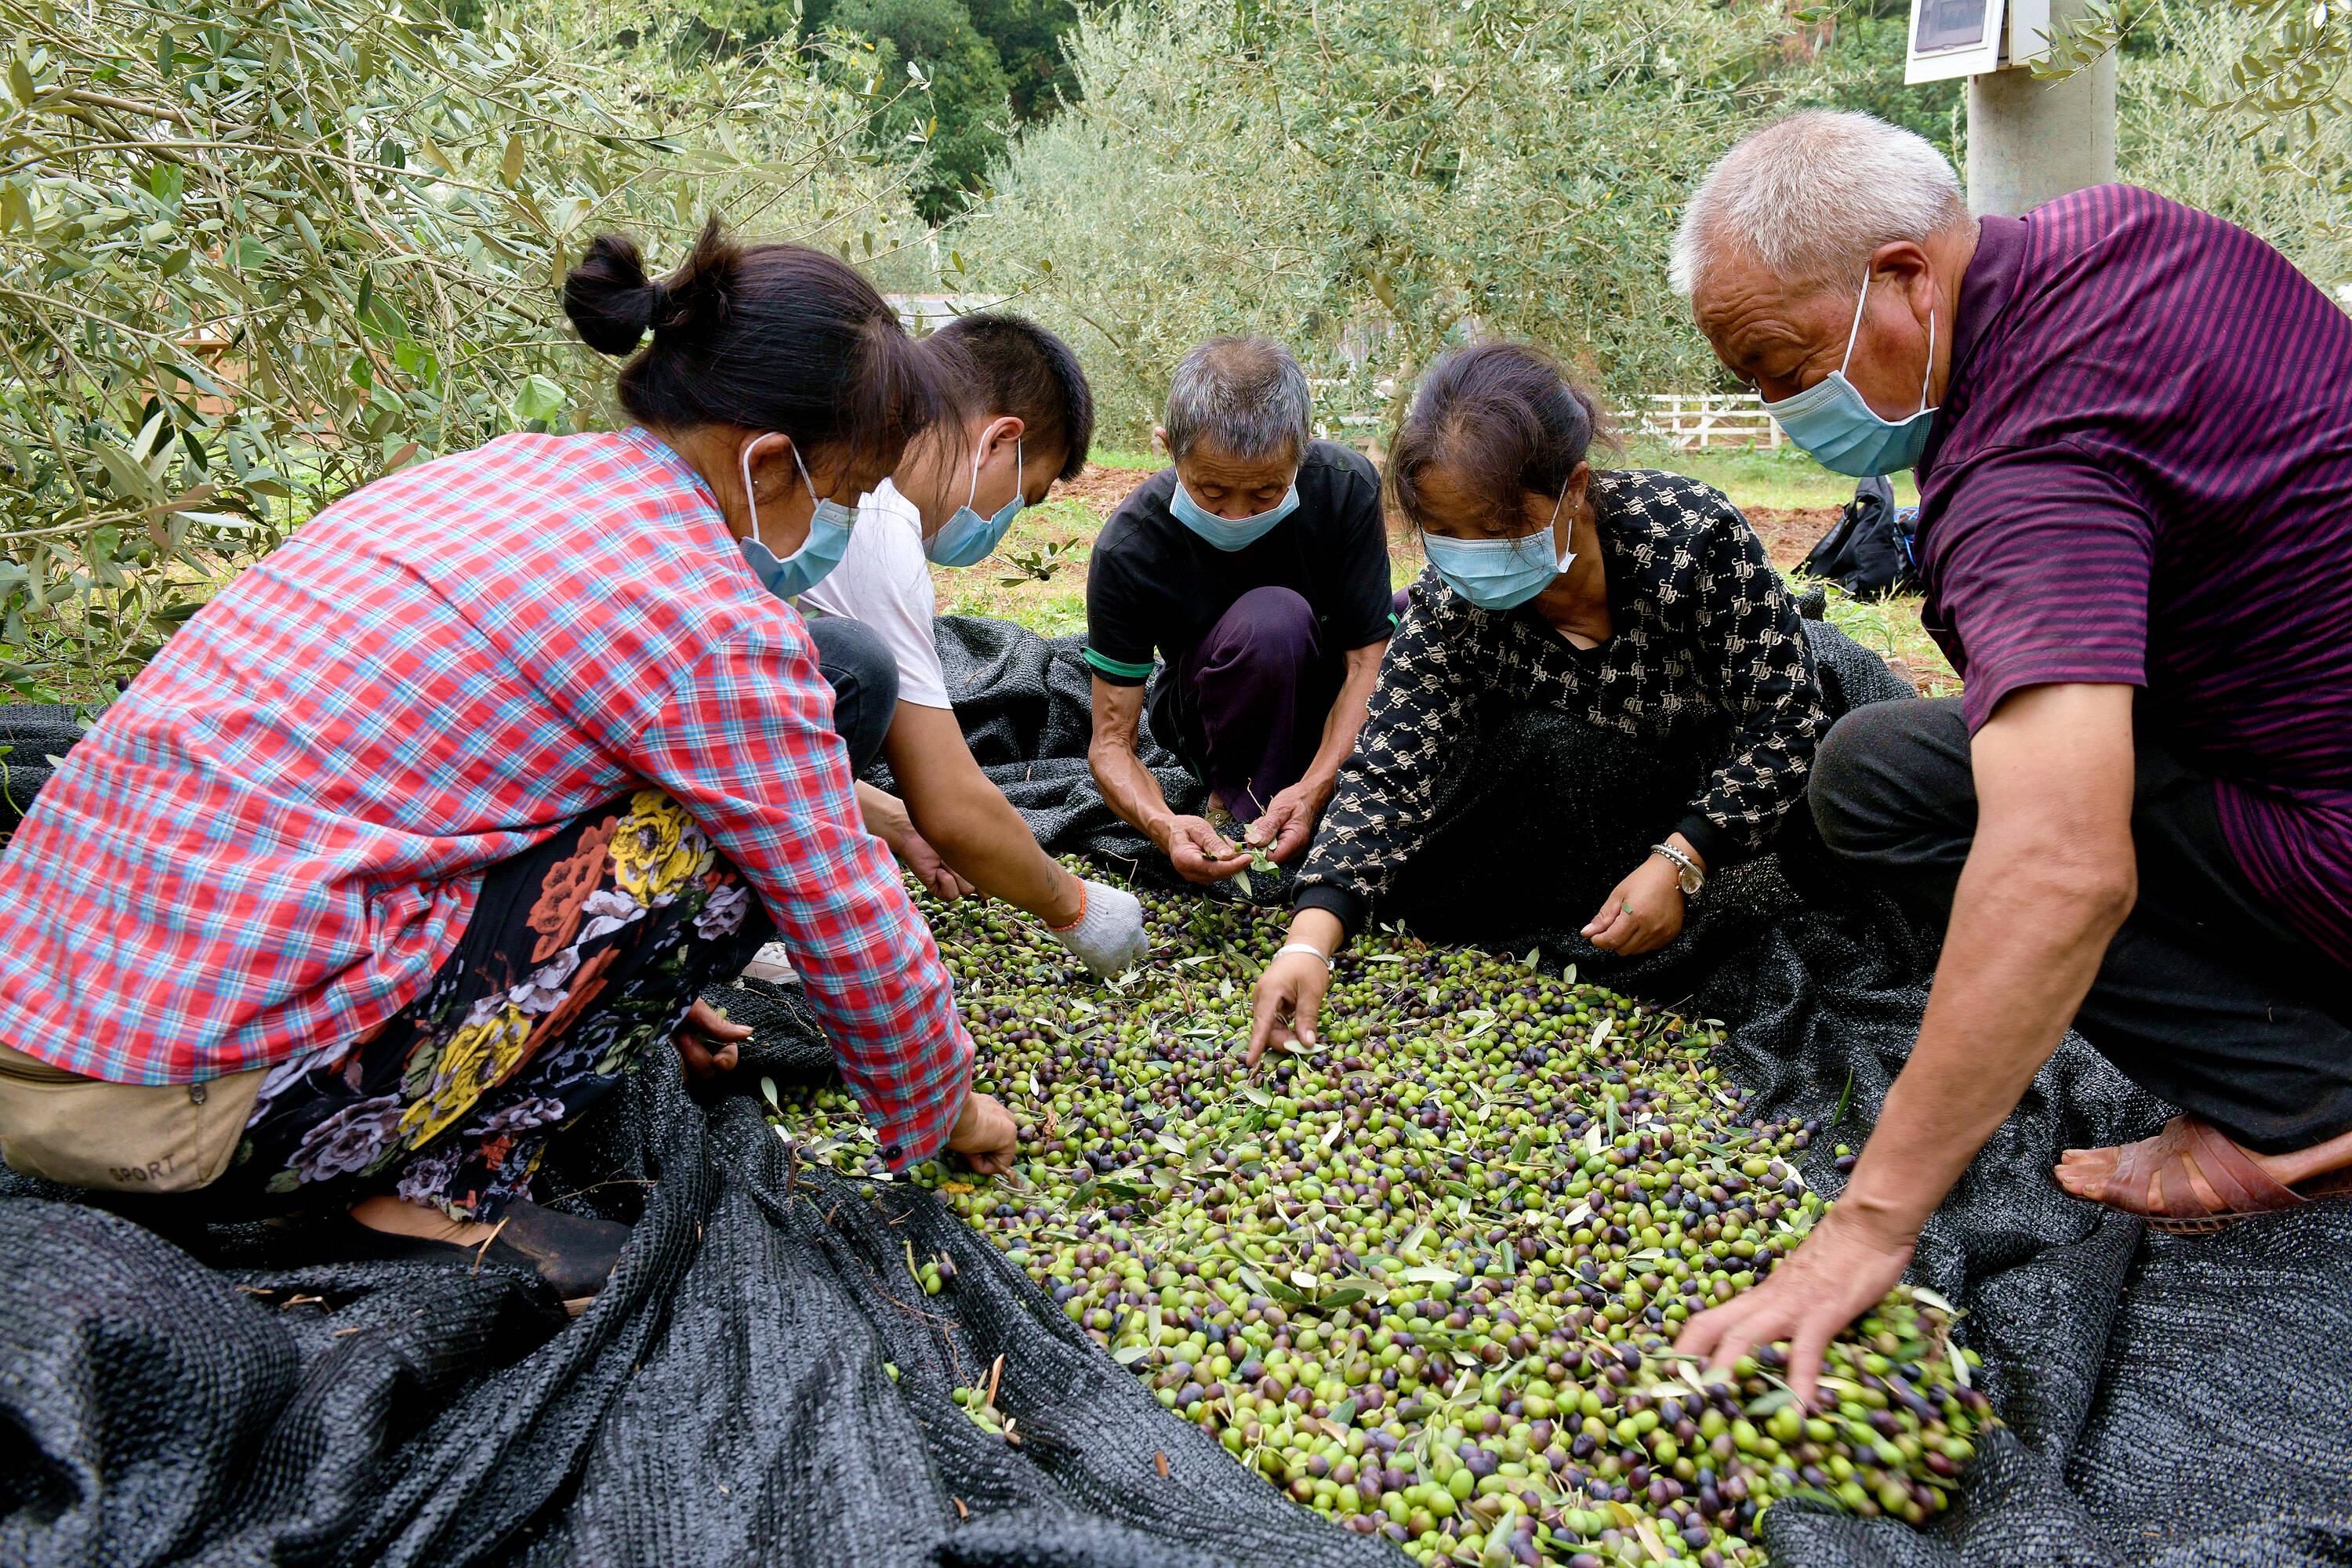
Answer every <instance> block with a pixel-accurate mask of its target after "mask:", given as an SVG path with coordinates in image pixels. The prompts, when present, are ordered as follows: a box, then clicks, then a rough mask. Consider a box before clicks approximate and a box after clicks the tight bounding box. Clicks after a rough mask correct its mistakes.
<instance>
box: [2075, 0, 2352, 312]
mask: <svg viewBox="0 0 2352 1568" xmlns="http://www.w3.org/2000/svg"><path fill="white" fill-rule="evenodd" d="M2264 26H2265V24H2264V22H2263V18H2262V17H2261V16H2259V15H2258V14H2256V13H2254V12H2252V11H2249V10H2243V9H2238V8H2233V7H2231V6H2228V5H2196V4H2189V3H2186V0H2160V3H2159V4H2158V5H2153V6H2151V7H2150V8H2149V11H2148V14H2147V16H2144V17H2143V18H2142V20H2141V22H2140V25H2139V26H2138V28H2137V34H2138V36H2139V46H2140V47H2136V48H2135V49H2133V50H2132V51H2131V52H2130V53H2129V54H2127V55H2126V57H2125V58H2124V59H2123V60H2122V61H2121V67H2120V76H2119V79H2118V83H2117V93H2116V101H2117V110H2118V111H2117V124H2116V168H2117V173H2118V174H2120V176H2121V177H2122V178H2124V179H2126V180H2129V181H2131V182H2133V183H2134V184H2142V185H2146V186H2147V187H2149V188H2150V189H2152V190H2157V191H2161V192H2163V193H2164V194H2165V195H2168V196H2171V197H2173V198H2175V199H2176V200H2179V201H2183V202H2186V203H2188V204H2189V205H2190V206H2193V207H2199V208H2201V209H2203V210H2204V211H2206V212H2210V213H2212V214H2214V215H2215V216H2220V217H2225V218H2228V219H2229V220H2230V221H2231V222H2232V223H2234V224H2238V225H2240V226H2242V227H2245V228H2249V229H2252V231H2253V232H2254V233H2256V234H2258V235H2261V236H2262V237H2263V238H2264V239H2267V240H2269V241H2270V242H2271V243H2272V244H2273V245H2274V246H2276V247H2279V249H2281V250H2282V251H2284V252H2285V253H2286V255H2287V257H2288V258H2289V259H2291V260H2293V261H2294V264H2295V265H2296V266H2297V267H2299V268H2302V269H2303V271H2304V273H2305V275H2306V276H2307V277H2309V278H2310V279H2312V280H2313V281H2315V282H2316V283H2318V284H2319V285H2320V286H2321V287H2323V288H2325V289H2329V290H2330V291H2332V292H2333V293H2334V294H2335V295H2336V298H2337V300H2339V301H2352V185H2347V174H2352V116H2347V115H2346V114H2344V113H2341V112H2333V113H2315V114H2313V115H2312V116H2310V117H2309V119H2308V120H2307V121H2306V120H2305V119H2304V118H2303V117H2302V116H2300V115H2298V116H2297V117H2296V118H2295V120H2294V122H2293V123H2282V122H2280V121H2277V120H2274V119H2273V118H2271V117H2269V116H2267V115H2263V114H2260V113H2258V112H2248V111H2247V110H2243V109H2232V108H2230V107H2228V105H2229V104H2230V102H2231V94H2232V93H2234V92H2235V91H2236V90H2237V89H2238V85H2239V84H2238V66H2239V64H2240V62H2242V60H2243V59H2244V58H2246V56H2247V53H2248V51H2249V50H2251V49H2254V48H2257V47H2261V45H2262V40H2263V28H2264Z"/></svg>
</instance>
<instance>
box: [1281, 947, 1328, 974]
mask: <svg viewBox="0 0 2352 1568" xmlns="http://www.w3.org/2000/svg"><path fill="white" fill-rule="evenodd" d="M1286 952H1304V953H1307V954H1310V955H1312V956H1313V957H1316V958H1319V959H1321V960H1322V961H1323V967H1324V968H1325V969H1329V968H1330V967H1331V955H1330V954H1329V953H1328V952H1324V951H1323V950H1322V949H1321V948H1319V947H1317V946H1315V945H1313V944H1312V943H1310V942H1284V943H1283V944H1282V945H1281V946H1280V947H1277V948H1276V949H1275V950H1274V956H1275V957H1276V958H1280V957H1281V956H1282V955H1283V954H1284V953H1286Z"/></svg>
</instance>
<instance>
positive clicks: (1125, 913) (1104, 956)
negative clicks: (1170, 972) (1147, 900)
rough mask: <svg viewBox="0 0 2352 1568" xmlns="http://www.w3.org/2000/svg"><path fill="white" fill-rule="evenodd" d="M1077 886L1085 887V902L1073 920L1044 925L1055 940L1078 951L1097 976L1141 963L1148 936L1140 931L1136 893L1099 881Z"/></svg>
mask: <svg viewBox="0 0 2352 1568" xmlns="http://www.w3.org/2000/svg"><path fill="white" fill-rule="evenodd" d="M1078 886H1079V887H1081V888H1083V889H1086V904H1085V906H1084V907H1083V908H1082V909H1080V910H1079V911H1078V918H1077V919H1076V921H1073V922H1072V923H1070V924H1068V925H1066V926H1062V927H1059V928H1056V927H1053V926H1048V927H1046V928H1045V929H1046V930H1048V931H1052V932H1053V933H1054V940H1055V942H1060V943H1061V944H1062V945H1063V946H1064V947H1066V948H1068V949H1069V950H1070V951H1071V952H1074V953H1076V954H1077V955H1078V961H1079V962H1080V963H1084V964H1085V965H1086V966H1087V969H1089V970H1091V971H1092V972H1093V973H1094V977H1095V978H1096V979H1097V980H1108V979H1110V978H1111V977H1112V976H1114V975H1118V974H1124V973H1127V971H1128V970H1129V969H1130V968H1132V967H1133V966H1135V965H1136V964H1139V963H1142V962H1143V960H1144V958H1145V957H1146V956H1147V955H1149V954H1150V952H1151V939H1150V937H1148V936H1146V935H1144V934H1143V906H1142V905H1141V904H1140V903H1139V902H1137V901H1136V898H1135V895H1134V894H1132V893H1122V892H1120V891H1119V890H1118V889H1117V888H1113V887H1109V886H1107V885H1105V884H1104V883H1101V882H1084V881H1082V882H1080V883H1079V884H1078Z"/></svg>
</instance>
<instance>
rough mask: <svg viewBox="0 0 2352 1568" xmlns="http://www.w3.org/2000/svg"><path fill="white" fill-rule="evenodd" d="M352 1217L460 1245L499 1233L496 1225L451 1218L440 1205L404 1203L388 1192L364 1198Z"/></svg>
mask: <svg viewBox="0 0 2352 1568" xmlns="http://www.w3.org/2000/svg"><path fill="white" fill-rule="evenodd" d="M351 1212H352V1218H353V1219H355V1220H357V1221H359V1223H360V1224H362V1225H363V1226H367V1227H368V1228H369V1229H370V1230H381V1231H383V1232H385V1233H387V1234H389V1235H392V1236H417V1237H424V1238H425V1240H427V1241H446V1242H451V1243H454V1244H455V1245H457V1246H458V1247H480V1246H482V1245H484V1244H485V1243H487V1242H488V1240H489V1239H490V1237H494V1236H496V1235H498V1233H499V1227H498V1226H494V1225H476V1224H474V1223H472V1222H471V1221H469V1220H461V1219H451V1218H450V1217H449V1216H448V1215H446V1214H443V1213H442V1212H441V1211H440V1210H439V1209H436V1208H433V1207H431V1206H429V1205H425V1204H412V1203H404V1202H403V1201H401V1200H400V1199H399V1198H395V1197H393V1196H391V1195H390V1194H382V1193H380V1194H377V1195H375V1196H374V1197H372V1198H362V1199H361V1200H360V1201H359V1202H357V1203H355V1204H353V1205H352V1211H351Z"/></svg>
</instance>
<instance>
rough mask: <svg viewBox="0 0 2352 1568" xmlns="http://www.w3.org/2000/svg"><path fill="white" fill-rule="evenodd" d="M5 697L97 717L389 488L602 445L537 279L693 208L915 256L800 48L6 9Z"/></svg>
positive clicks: (588, 377)
mask: <svg viewBox="0 0 2352 1568" xmlns="http://www.w3.org/2000/svg"><path fill="white" fill-rule="evenodd" d="M0 20H5V35H6V36H8V37H13V38H14V39H15V40H16V42H15V44H14V46H13V47H5V48H0V53H5V74H6V82H5V92H0V138H5V142H0V465H5V468H6V470H7V482H6V484H5V487H0V643H5V645H6V646H5V648H0V680H5V682H7V683H8V684H11V685H13V686H15V687H16V688H17V689H36V688H37V687H38V686H40V685H43V684H49V685H55V686H59V687H62V688H64V689H71V690H74V691H76V692H77V693H78V694H79V695H83V696H93V695H102V694H103V691H104V689H105V687H106V685H107V683H109V682H110V681H113V680H119V679H121V677H122V676H123V675H124V674H125V673H126V672H127V671H129V670H131V669H133V668H136V666H137V665H138V663H139V662H140V661H141V660H142V658H144V657H145V655H146V654H147V653H148V652H150V651H152V647H153V646H154V644H155V643H156V642H157V641H158V640H159V638H160V637H161V636H162V635H163V632H164V631H166V630H167V629H168V628H169V627H170V626H172V625H173V624H174V623H175V622H176V621H177V620H178V619H181V618H184V616H186V615H187V614H188V613H190V612H191V611H192V610H193V608H194V596H195V595H199V594H201V593H202V592H203V591H204V587H205V584H209V583H210V582H212V581H214V580H216V579H217V577H218V576H219V574H221V573H223V572H224V571H226V570H228V569H230V568H232V567H233V566H234V565H235V564H236V563H237V562H239V561H241V560H244V559H247V558H249V557H250V556H251V555H253V554H254V553H256V552H260V551H264V550H267V549H268V548H269V547H270V546H272V545H273V544H274V543H276V542H278V540H279V539H280V538H282V537H283V536H284V534H285V533H286V531H288V530H289V528H290V527H292V526H293V525H294V524H296V523H298V522H299V521H300V520H301V519H303V518H304V517H306V516H307V515H309V513H310V511H312V510H315V509H316V508H317V507H319V506H320V505H322V504H324V503H325V502H326V501H328V500H331V499H333V498H334V497H335V496H337V495H339V494H341V493H342V492H344V491H346V490H348V489H352V487H354V486H356V485H360V484H362V483H365V482H366V481H367V480H369V479H373V478H374V477H375V476H377V475H379V474H382V473H383V472H385V471H387V470H388V469H391V468H398V467H400V466H402V465H404V464H406V463H411V462H415V461H419V460H421V459H423V458H429V457H432V456H434V455H436V454H438V453H443V452H447V451H452V450H457V449H461V448H463V447H469V446H472V445H475V444H477V443H478V442H480V441H482V440H484V439H486V438H488V437H491V436H495V435H497V434H499V433H500V432H502V431H507V430H511V429H515V428H518V427H530V428H537V429H557V430H560V429H563V428H567V427H569V426H571V425H572V423H573V422H574V421H577V420H581V419H583V418H593V417H595V416H597V413H598V410H597V407H596V405H595V402H594V398H595V395H596V394H595V393H594V391H593V389H594V388H596V387H599V386H601V385H602V384H603V383H604V379H605V377H604V374H602V373H601V372H600V371H594V370H592V367H591V365H590V363H589V358H590V356H588V355H587V354H586V352H585V351H584V350H583V349H581V348H580V347H579V346H577V344H576V343H575V342H573V341H572V339H571V337H570V335H569V333H568V332H567V331H564V330H563V329H562V320H561V315H560V311H559V310H558V309H557V284H558V282H559V280H560V279H561V278H562V273H563V271H564V269H565V268H566V266H567V265H568V263H569V262H570V261H571V260H572V258H573V257H575V256H576V255H577V254H578V252H579V250H580V249H581V247H583V245H584V244H585V242H586V239H587V238H588V237H589V236H590V235H591V234H593V232H595V231H596V230H598V229H599V228H603V227H608V226H627V227H631V228H634V229H635V230H636V231H638V232H639V233H640V234H641V235H645V236H646V237H648V238H650V239H651V240H652V241H653V242H654V244H655V246H656V249H657V250H658V249H660V248H663V247H665V246H666V245H669V244H672V243H674V242H675V241H676V240H677V238H678V237H681V236H683V235H685V234H687V233H688V232H690V231H691V230H692V228H693V227H695V226H697V225H698V223H699V222H700V220H701V218H702V216H704V214H705V212H706V211H709V210H719V211H722V212H725V213H727V214H729V215H730V216H731V217H732V218H733V219H735V220H736V221H737V222H738V224H739V225H742V226H751V227H754V228H758V229H761V230H763V231H768V232H782V233H789V234H794V235H798V236H800V237H805V238H809V239H811V240H813V241H814V242H817V243H823V244H826V245H830V246H834V247H838V248H839V249H841V250H842V251H843V253H844V254H845V255H848V254H856V255H868V254H873V253H876V252H877V251H878V250H887V248H888V247H889V246H890V245H891V244H892V243H894V242H895V240H896V239H897V238H898V237H902V236H903V234H904V232H905V231H906V229H907V227H908V218H907V216H906V214H905V209H904V205H903V198H902V197H901V196H900V195H898V187H897V183H896V181H895V180H893V179H891V178H890V177H889V176H888V175H887V174H885V173H883V172H881V171H878V170H877V169H875V168H874V167H872V166H871V163H870V161H868V160H866V159H864V158H862V157H860V156H858V155H856V152H855V149H856V146H857V143H858V142H859V139H860V137H861V136H862V133H863V128H864V124H865V119H866V111H867V109H868V107H869V106H868V105H867V104H866V103H865V102H862V101H860V100H858V99H857V98H856V96H855V95H854V94H852V93H848V92H844V91H840V90H838V89H833V88H829V87H827V86H825V85H824V83H823V82H822V81H821V80H820V79H818V78H817V77H816V76H814V74H813V72H812V68H811V66H810V65H808V64H806V63H804V62H803V60H802V59H801V58H800V57H798V56H796V55H793V54H790V53H785V54H780V55H776V56H766V55H758V54H751V55H743V56H738V57H735V58H730V59H729V60H726V61H724V62H719V63H718V64H716V65H713V66H710V67H707V68H706V67H698V66H695V65H693V64H692V63H691V62H685V63H680V62H679V61H677V60H676V59H675V58H671V57H659V58H655V57H651V56H648V57H646V58H637V59H623V58H609V59H599V58H596V57H593V56H584V55H583V56H574V55H572V54H570V53H567V52H565V51H561V50H557V49H552V48H551V47H548V45H547V43H546V41H545V40H544V39H534V38H531V37H524V36H519V35H517V34H513V33H507V32H502V31H497V30H489V31H484V32H480V33H476V32H471V31H467V30H465V29H462V28H459V27H457V26H453V25H451V24H450V23H449V22H448V21H447V20H446V17H445V16H444V13H443V12H442V11H441V10H440V9H439V8H438V7H437V6H433V5H426V6H425V7H424V8H422V9H419V10H415V11H409V10H404V9H403V7H402V4H401V0H172V3H171V4H149V3H146V0H108V3H107V4H105V5H98V6H89V7H85V6H83V5H79V4H75V5H55V4H50V3H47V0H0Z"/></svg>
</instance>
